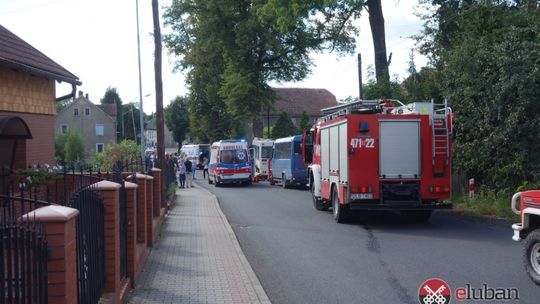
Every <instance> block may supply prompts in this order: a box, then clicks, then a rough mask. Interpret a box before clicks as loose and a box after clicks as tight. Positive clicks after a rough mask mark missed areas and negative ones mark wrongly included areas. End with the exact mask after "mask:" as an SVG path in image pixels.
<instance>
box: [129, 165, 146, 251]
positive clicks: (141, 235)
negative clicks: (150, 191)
mask: <svg viewBox="0 0 540 304" xmlns="http://www.w3.org/2000/svg"><path fill="white" fill-rule="evenodd" d="M132 177H133V175H130V176H128V177H127V180H131V178H132ZM135 177H136V178H137V186H138V188H137V206H136V210H137V221H136V222H137V243H144V244H146V229H147V227H146V203H147V199H146V178H147V177H148V175H144V174H140V173H137V174H135Z"/></svg>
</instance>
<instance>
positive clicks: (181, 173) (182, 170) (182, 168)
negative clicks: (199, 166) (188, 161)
mask: <svg viewBox="0 0 540 304" xmlns="http://www.w3.org/2000/svg"><path fill="white" fill-rule="evenodd" d="M178 180H179V181H180V188H184V187H185V186H186V165H185V164H184V160H183V159H180V160H179V162H178Z"/></svg>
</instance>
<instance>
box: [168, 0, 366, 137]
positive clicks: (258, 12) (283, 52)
mask: <svg viewBox="0 0 540 304" xmlns="http://www.w3.org/2000/svg"><path fill="white" fill-rule="evenodd" d="M352 2H354V4H357V2H358V3H360V1H351V3H352ZM338 10H340V11H343V10H344V8H343V7H334V8H331V9H328V10H327V11H326V13H327V14H326V15H325V20H317V22H312V23H308V22H304V21H303V20H300V19H296V20H294V21H291V20H286V22H287V24H279V23H280V22H281V21H283V20H282V19H281V16H280V14H279V12H278V11H276V10H272V9H269V8H268V7H267V6H266V3H265V2H264V1H263V2H261V1H254V0H243V1H237V0H221V1H217V0H174V1H173V2H172V4H171V6H170V7H169V8H168V9H167V11H166V13H165V21H166V24H167V25H169V26H170V27H171V29H172V32H171V34H169V35H167V36H166V37H165V41H166V45H167V47H168V48H169V50H170V51H171V52H172V53H174V54H175V55H177V56H179V57H180V59H181V61H180V63H179V65H178V67H179V68H181V69H185V70H187V71H188V83H189V85H190V100H193V101H194V103H193V104H192V105H191V106H190V110H191V111H190V112H191V113H192V116H193V117H192V118H194V119H192V120H191V122H192V128H191V129H192V131H195V132H197V133H199V136H203V135H205V137H206V138H211V137H213V135H210V134H204V133H205V132H212V131H215V130H219V131H220V132H223V133H231V134H234V133H238V130H236V131H235V130H234V127H235V126H238V124H239V123H238V122H242V121H245V120H246V119H248V118H249V119H251V118H252V117H254V118H255V120H258V119H259V117H258V116H259V114H260V112H261V109H264V108H265V107H268V106H270V105H271V103H272V100H273V94H272V91H271V89H270V88H269V86H268V84H267V82H268V81H271V80H276V81H297V80H301V79H303V78H305V77H306V75H308V73H309V72H310V67H311V65H312V62H311V59H310V58H309V56H308V54H309V53H310V52H311V51H320V50H322V49H323V48H333V49H336V50H339V51H352V49H353V47H352V46H353V43H352V42H353V41H354V39H353V38H352V35H350V34H351V32H355V28H354V27H352V26H351V23H350V20H348V19H347V18H343V15H339V16H337V15H333V12H335V11H338ZM347 11H348V12H351V14H354V13H355V12H356V11H355V10H354V9H351V8H348V7H347ZM325 24H331V25H332V26H330V27H325V26H324V25H325ZM201 107H204V111H206V112H202V111H200V108H201ZM223 112H225V113H223ZM220 116H229V117H228V118H229V119H216V117H220ZM231 120H232V121H233V122H234V123H229V122H230V121H231ZM199 121H202V125H205V124H209V127H210V128H209V129H208V128H207V129H199V128H198V126H197V125H195V124H199ZM223 123H225V124H227V125H225V126H223V125H222V124H223ZM218 124H221V125H218ZM223 127H226V129H223ZM211 130H212V131H211ZM256 135H258V136H261V135H262V134H256Z"/></svg>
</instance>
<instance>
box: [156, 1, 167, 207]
mask: <svg viewBox="0 0 540 304" xmlns="http://www.w3.org/2000/svg"><path fill="white" fill-rule="evenodd" d="M152 15H153V19H154V47H155V49H154V71H155V83H156V131H157V152H158V155H157V156H158V159H159V160H160V161H161V189H160V190H161V199H162V200H165V196H166V192H167V191H166V186H168V185H165V145H164V144H165V127H164V124H163V79H162V75H161V28H160V25H159V4H158V0H152Z"/></svg>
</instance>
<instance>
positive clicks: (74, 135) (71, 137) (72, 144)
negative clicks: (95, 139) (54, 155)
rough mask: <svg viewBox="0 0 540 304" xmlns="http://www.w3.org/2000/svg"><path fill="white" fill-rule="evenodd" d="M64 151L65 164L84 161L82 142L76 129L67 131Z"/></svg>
mask: <svg viewBox="0 0 540 304" xmlns="http://www.w3.org/2000/svg"><path fill="white" fill-rule="evenodd" d="M64 149H65V157H66V163H67V164H75V163H79V162H83V161H84V156H85V155H84V140H83V138H82V136H81V133H79V131H77V130H76V129H71V130H70V131H69V133H68V136H67V139H66V143H65V147H64Z"/></svg>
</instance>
